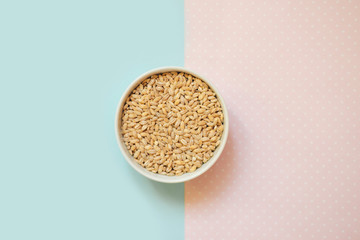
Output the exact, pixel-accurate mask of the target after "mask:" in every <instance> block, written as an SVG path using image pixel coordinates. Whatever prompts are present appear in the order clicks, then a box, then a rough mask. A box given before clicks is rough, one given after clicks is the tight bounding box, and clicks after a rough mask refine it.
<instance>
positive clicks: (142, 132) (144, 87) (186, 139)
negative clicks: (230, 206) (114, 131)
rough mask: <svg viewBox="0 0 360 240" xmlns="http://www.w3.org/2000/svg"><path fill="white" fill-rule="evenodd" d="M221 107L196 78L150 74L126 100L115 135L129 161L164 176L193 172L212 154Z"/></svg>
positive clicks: (217, 141)
mask: <svg viewBox="0 0 360 240" xmlns="http://www.w3.org/2000/svg"><path fill="white" fill-rule="evenodd" d="M223 122H224V115H223V112H222V108H221V104H220V102H219V100H218V99H217V97H216V95H215V93H214V92H213V91H212V90H211V88H210V87H209V86H208V85H207V84H206V83H205V82H203V81H202V80H201V79H199V78H196V77H194V76H192V75H190V74H186V73H183V72H167V73H162V74H155V75H152V76H151V77H149V78H148V79H146V80H144V81H143V82H142V83H141V84H139V85H138V86H137V87H136V88H135V89H134V90H133V91H132V93H131V94H130V96H129V97H128V98H127V100H126V102H125V105H124V108H123V113H122V116H121V133H122V136H123V140H124V142H125V145H126V147H127V149H128V151H129V152H130V154H131V155H132V156H133V157H134V159H135V160H136V161H137V162H138V163H139V164H140V165H141V166H143V167H144V168H146V169H147V170H149V171H151V172H154V173H159V174H164V175H168V176H174V175H177V176H179V175H182V174H184V173H187V172H194V171H195V170H196V169H197V168H199V167H201V165H202V164H204V163H206V162H207V161H208V160H209V159H210V158H211V157H212V156H213V152H214V150H215V149H216V147H217V146H218V145H219V144H220V138H221V135H222V132H223V129H224V126H223Z"/></svg>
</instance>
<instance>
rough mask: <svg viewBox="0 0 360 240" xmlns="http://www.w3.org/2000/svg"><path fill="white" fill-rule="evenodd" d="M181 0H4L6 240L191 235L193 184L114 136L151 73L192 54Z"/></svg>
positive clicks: (0, 26)
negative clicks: (165, 173) (122, 146)
mask: <svg viewBox="0 0 360 240" xmlns="http://www.w3.org/2000/svg"><path fill="white" fill-rule="evenodd" d="M183 11H184V10H183V2H182V1H180V0H177V1H173V0H171V1H169V0H155V1H145V0H144V1H100V0H99V1H78V0H75V1H69V0H67V1H45V0H44V1H38V0H37V1H0V110H1V112H0V114H1V115H0V116H1V118H0V122H1V124H0V144H1V145H0V146H1V147H0V148H1V150H0V239H2V240H7V239H37V240H40V239H47V240H48V239H87V240H88V239H170V238H169V237H170V236H171V239H184V186H183V184H176V185H166V184H161V183H156V182H153V181H151V180H147V179H145V178H144V177H142V176H140V175H139V174H138V173H136V172H135V171H134V170H133V169H132V168H130V166H128V164H127V163H126V162H125V160H124V159H123V157H122V155H121V153H120V150H119V148H118V146H117V144H116V140H115V134H114V117H115V109H116V106H117V103H118V100H119V99H120V97H121V94H122V93H123V92H124V90H125V88H126V87H127V86H128V85H129V84H130V82H131V81H132V80H133V79H134V78H135V77H137V76H138V75H140V74H141V73H143V72H145V71H147V70H149V69H151V68H154V67H159V66H164V65H178V66H182V65H183V63H184V19H183V18H184V13H183Z"/></svg>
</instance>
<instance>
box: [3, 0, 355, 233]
mask: <svg viewBox="0 0 360 240" xmlns="http://www.w3.org/2000/svg"><path fill="white" fill-rule="evenodd" d="M359 31H360V2H359V1H345V0H344V1H336V0H331V1H330V0H324V1H315V0H314V1H310V0H306V1H305V0H304V1H289V0H287V1H285V0H273V1H265V0H256V1H235V0H230V1H201V0H185V2H183V1H178V0H176V1H165V0H155V1H78V0H75V1H38V0H36V1H1V2H0V239H4V240H7V239H16V240H17V239H37V240H38V239H360V204H359V203H360V32H359ZM167 65H175V66H185V67H188V68H190V69H192V70H194V71H197V72H199V73H200V74H202V75H204V76H206V77H207V78H209V79H210V80H211V81H212V82H213V83H214V84H215V85H216V87H217V88H218V89H219V90H220V92H221V93H222V94H223V96H224V99H225V101H226V104H227V105H228V111H229V115H230V134H229V140H228V144H227V146H226V148H225V150H224V152H223V154H222V156H221V158H220V159H219V160H218V163H217V164H216V165H215V166H214V167H213V168H212V169H211V170H209V171H208V172H207V173H206V174H205V175H203V176H201V177H199V178H198V179H195V180H193V181H190V182H188V183H186V184H172V185H168V184H161V183H156V182H153V181H151V180H148V179H145V178H144V177H142V176H140V175H139V174H137V173H136V172H135V171H134V170H133V169H131V167H130V166H128V165H127V163H126V162H125V161H124V159H123V157H122V155H121V153H120V150H119V149H118V146H117V144H116V140H115V134H114V118H115V109H116V106H117V103H118V100H119V99H120V97H121V95H122V93H123V92H124V90H125V88H126V87H127V86H128V85H129V84H130V83H131V81H133V80H134V78H136V77H137V76H138V75H140V74H141V73H143V72H145V71H147V70H149V69H151V68H155V67H160V66H167Z"/></svg>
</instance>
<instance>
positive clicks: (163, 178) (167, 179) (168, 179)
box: [115, 66, 229, 183]
mask: <svg viewBox="0 0 360 240" xmlns="http://www.w3.org/2000/svg"><path fill="white" fill-rule="evenodd" d="M173 71H176V72H184V73H188V74H191V75H193V76H195V77H197V78H199V79H201V80H202V81H204V82H205V83H206V84H207V85H208V86H209V87H210V88H211V89H212V90H213V91H214V92H215V94H216V96H217V98H218V99H219V102H220V104H221V107H222V110H223V114H224V130H223V134H222V136H221V142H220V145H219V146H218V147H217V148H216V150H215V152H214V155H213V156H212V157H211V158H210V159H209V160H208V161H207V162H206V163H205V164H203V165H202V166H201V167H200V168H198V169H196V170H195V171H194V172H192V173H184V174H183V175H181V176H167V175H160V174H157V173H153V172H150V171H148V170H146V169H145V168H144V167H142V166H141V165H140V164H138V163H137V162H136V161H135V159H134V158H133V157H132V156H131V155H130V153H129V152H128V150H127V148H126V147H125V144H124V142H123V140H122V138H121V131H120V127H119V126H120V120H121V117H119V116H120V114H122V108H123V106H124V103H125V100H126V99H127V97H128V96H129V95H130V93H131V92H132V91H133V90H134V89H135V88H136V86H138V85H139V84H140V82H142V81H143V80H145V79H146V78H147V77H149V76H151V75H153V74H159V73H164V72H173ZM228 134H229V116H228V111H227V108H226V105H225V101H224V99H223V98H222V96H221V94H220V92H219V91H218V89H217V88H216V87H215V86H214V85H213V84H212V83H211V82H210V81H209V80H208V79H207V78H205V77H203V76H201V75H200V74H198V73H196V72H194V71H192V70H189V69H187V68H184V67H178V66H164V67H158V68H154V69H151V70H149V71H147V72H145V73H143V74H141V75H140V76H139V77H137V78H136V79H135V80H134V81H132V83H131V84H130V85H129V86H128V87H127V88H126V90H125V91H124V93H123V94H122V96H121V98H120V101H119V103H118V105H117V109H116V115H115V135H116V140H117V143H118V146H119V148H120V151H121V152H122V154H123V156H124V158H125V160H126V161H127V162H128V163H129V164H130V166H132V168H133V169H135V171H137V172H138V173H140V174H141V175H143V176H145V177H147V178H149V179H151V180H154V181H157V182H162V183H180V182H186V181H189V180H192V179H194V178H196V177H198V176H200V175H202V174H203V173H205V172H206V171H207V170H209V169H210V168H211V167H212V166H213V165H214V164H215V162H216V161H217V160H218V158H219V157H220V155H221V153H222V151H223V150H224V147H225V145H226V141H227V138H228Z"/></svg>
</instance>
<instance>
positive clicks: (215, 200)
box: [185, 0, 360, 240]
mask: <svg viewBox="0 0 360 240" xmlns="http://www.w3.org/2000/svg"><path fill="white" fill-rule="evenodd" d="M359 18H360V2H359V1H335V0H334V1H327V0H326V1H289V0H275V1H264V0H256V1H237V0H229V1H201V0H186V1H185V19H186V23H185V24H186V25H185V29H186V33H185V35H186V47H185V66H186V67H189V68H191V69H193V70H194V71H198V72H199V73H201V74H204V75H205V76H207V77H208V78H209V79H211V80H212V81H213V82H214V84H215V85H216V86H217V87H218V88H219V90H220V91H221V92H222V94H223V96H224V98H225V101H226V103H227V104H228V107H229V109H228V110H229V114H230V124H231V125H230V135H229V140H228V144H227V147H226V148H225V150H224V153H223V155H222V157H221V158H220V159H219V160H218V162H217V164H216V165H215V166H214V167H213V168H212V169H211V170H210V171H209V172H207V173H206V174H205V175H204V176H201V177H200V178H198V179H195V180H194V181H191V182H189V183H186V184H185V238H186V239H188V240H189V239H196V240H198V239H306V240H308V239H360V206H359V203H360V174H359V172H360V32H359V31H360V21H359Z"/></svg>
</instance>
